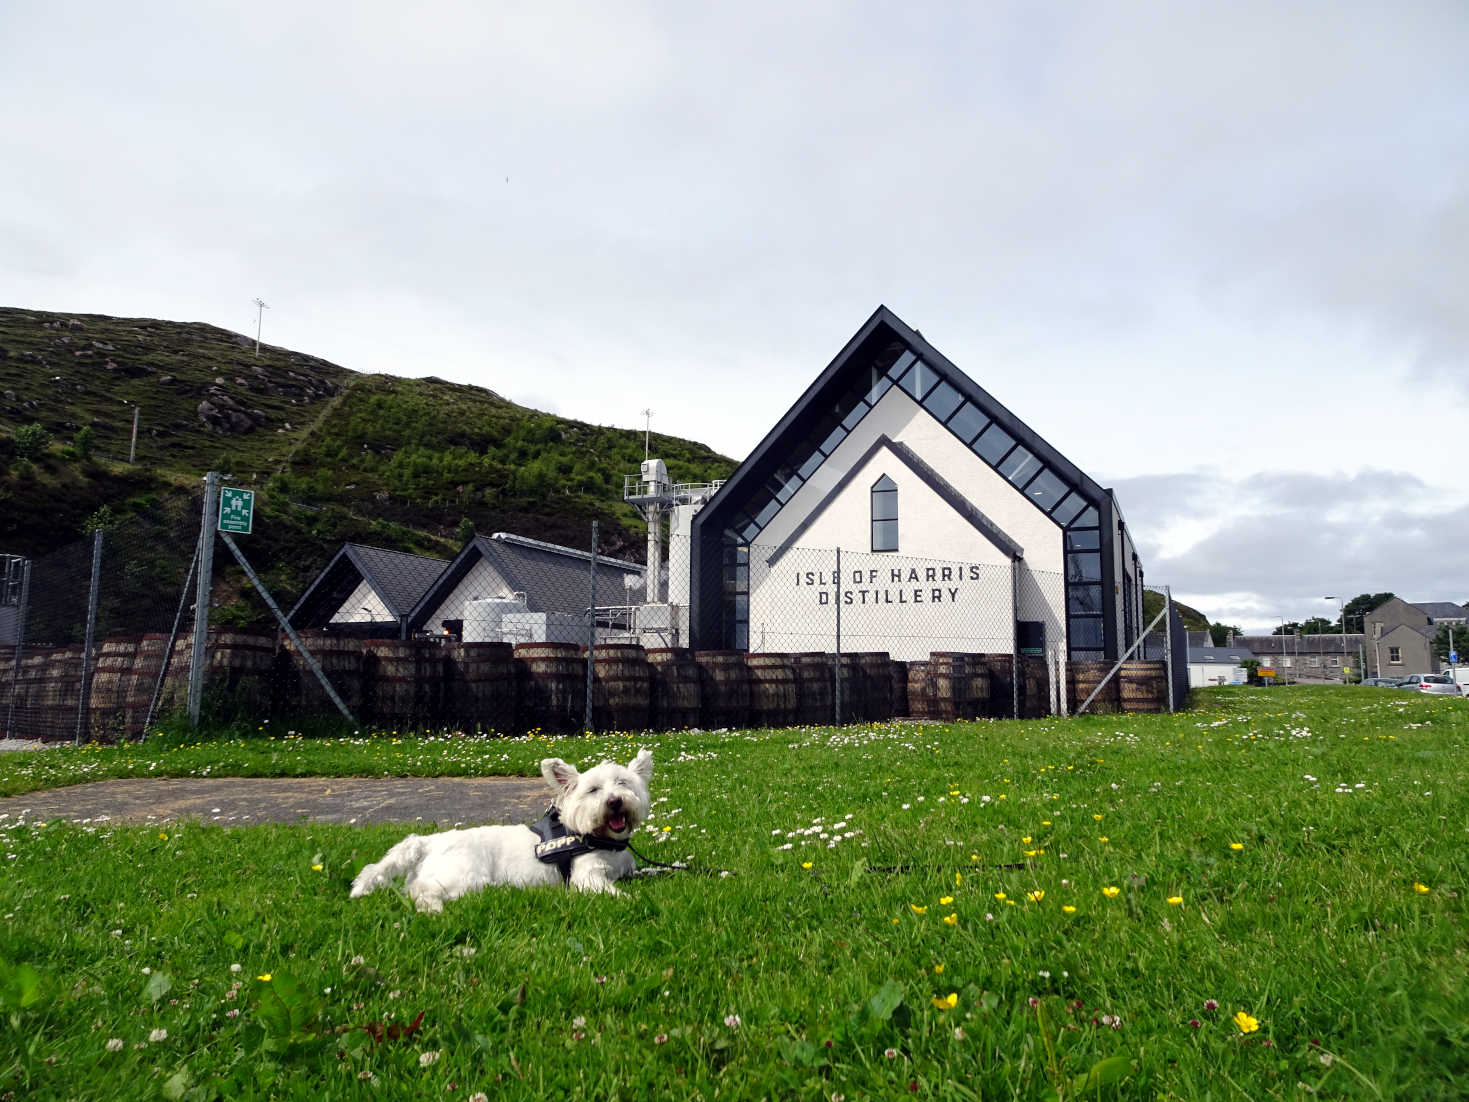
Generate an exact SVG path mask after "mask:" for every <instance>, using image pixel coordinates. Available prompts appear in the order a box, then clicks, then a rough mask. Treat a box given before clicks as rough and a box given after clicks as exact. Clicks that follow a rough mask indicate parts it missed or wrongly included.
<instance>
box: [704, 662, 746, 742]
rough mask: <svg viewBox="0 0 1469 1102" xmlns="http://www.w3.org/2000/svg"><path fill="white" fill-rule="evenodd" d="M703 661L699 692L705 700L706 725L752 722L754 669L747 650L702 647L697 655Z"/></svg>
mask: <svg viewBox="0 0 1469 1102" xmlns="http://www.w3.org/2000/svg"><path fill="white" fill-rule="evenodd" d="M694 661H695V662H697V663H698V664H699V691H700V694H701V696H702V700H703V715H702V721H703V725H704V726H705V727H712V728H721V727H743V726H744V725H745V724H747V723H749V721H750V671H749V669H748V667H746V665H745V653H744V651H737V650H701V651H697V652H695V654H694Z"/></svg>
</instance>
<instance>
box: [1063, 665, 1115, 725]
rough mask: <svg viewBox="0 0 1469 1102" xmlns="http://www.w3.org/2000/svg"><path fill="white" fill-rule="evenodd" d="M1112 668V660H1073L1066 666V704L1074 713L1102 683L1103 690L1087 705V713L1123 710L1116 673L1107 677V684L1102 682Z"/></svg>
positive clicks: (1099, 713)
mask: <svg viewBox="0 0 1469 1102" xmlns="http://www.w3.org/2000/svg"><path fill="white" fill-rule="evenodd" d="M1111 669H1112V663H1111V662H1071V663H1069V664H1068V665H1067V667H1066V705H1067V707H1068V708H1069V709H1070V711H1071V713H1072V715H1075V714H1076V712H1077V709H1079V708H1080V707H1081V706H1082V704H1084V703H1086V699H1087V697H1089V696H1091V694H1092V692H1093V691H1094V690H1095V689H1096V687H1097V686H1098V685H1102V690H1101V692H1099V693H1097V696H1096V699H1095V700H1093V701H1092V702H1091V703H1090V704H1089V705H1087V709H1086V713H1085V714H1087V715H1099V716H1100V715H1115V714H1116V713H1117V712H1119V711H1121V706H1120V704H1119V697H1118V691H1117V687H1118V680H1117V677H1116V676H1115V675H1114V676H1112V677H1108V678H1107V682H1106V684H1102V678H1104V677H1107V674H1108V672H1109V671H1110V670H1111Z"/></svg>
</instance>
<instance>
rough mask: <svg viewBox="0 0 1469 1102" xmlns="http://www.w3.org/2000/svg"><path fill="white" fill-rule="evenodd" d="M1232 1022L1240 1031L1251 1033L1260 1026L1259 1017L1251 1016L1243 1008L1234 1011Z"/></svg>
mask: <svg viewBox="0 0 1469 1102" xmlns="http://www.w3.org/2000/svg"><path fill="white" fill-rule="evenodd" d="M1234 1024H1235V1025H1237V1026H1239V1031H1240V1032H1241V1033H1253V1032H1255V1030H1257V1029H1259V1028H1260V1019H1259V1018H1252V1017H1250V1015H1248V1014H1246V1013H1245V1012H1244V1011H1243V1010H1237V1011H1235V1015H1234Z"/></svg>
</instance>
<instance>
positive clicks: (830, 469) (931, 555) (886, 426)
mask: <svg viewBox="0 0 1469 1102" xmlns="http://www.w3.org/2000/svg"><path fill="white" fill-rule="evenodd" d="M883 435H886V436H888V437H889V438H890V439H892V440H895V441H898V442H901V443H903V444H906V445H907V446H908V447H909V448H911V449H912V450H913V451H914V452H915V453H916V454H917V455H918V457H919V458H920V459H922V460H923V461H924V462H926V463H927V464H928V465H929V466H930V467H932V468H933V469H934V470H935V471H937V472H938V473H939V475H940V476H941V477H943V479H944V480H945V481H946V482H948V483H949V484H950V485H951V486H953V487H954V488H955V490H957V491H958V492H959V493H961V494H962V495H964V496H965V497H966V498H968V500H969V501H970V502H971V503H972V504H973V505H974V506H975V508H977V509H979V510H980V511H981V512H982V513H984V514H985V515H986V516H987V517H988V518H989V519H990V520H991V521H992V522H993V523H994V524H995V525H996V526H997V527H998V528H999V529H1001V530H1002V531H1003V532H1005V533H1006V534H1007V535H1008V536H1009V537H1010V539H1012V540H1013V541H1015V542H1016V543H1017V544H1019V545H1020V546H1021V548H1022V549H1023V550H1024V553H1025V559H1024V563H1023V564H1022V567H1021V579H1020V585H1019V589H1020V593H1021V605H1020V618H1021V619H1035V620H1042V621H1044V622H1045V623H1046V643H1047V649H1048V650H1055V649H1056V648H1058V647H1064V643H1065V638H1064V634H1065V633H1064V625H1065V592H1064V586H1063V584H1062V581H1061V572H1062V569H1063V563H1064V549H1063V546H1062V539H1061V530H1060V528H1059V527H1058V526H1057V525H1056V524H1055V523H1054V522H1053V521H1051V520H1050V519H1049V518H1047V517H1046V516H1045V515H1044V514H1042V513H1041V512H1040V510H1039V509H1037V508H1036V507H1035V506H1034V505H1032V504H1031V503H1030V502H1029V501H1027V500H1026V498H1025V496H1024V495H1023V494H1022V493H1021V492H1020V491H1019V490H1017V489H1016V488H1015V487H1014V486H1012V485H1011V484H1010V483H1009V482H1007V481H1005V479H1003V478H1002V477H1000V475H998V474H996V473H995V471H994V470H993V469H991V468H990V467H989V466H988V464H986V463H985V462H984V461H983V460H982V459H980V458H979V457H978V456H977V455H975V454H974V453H973V452H971V451H970V450H969V448H968V447H966V446H965V445H964V444H962V443H960V442H959V440H958V439H956V438H955V437H954V435H953V434H952V433H950V432H949V430H948V429H946V428H944V426H943V425H941V424H939V423H938V422H937V421H935V420H934V418H933V417H932V415H931V414H929V413H928V412H927V411H926V410H924V409H923V408H922V407H921V406H920V405H918V403H916V402H914V401H913V399H912V398H911V397H909V396H908V394H907V393H906V392H904V391H903V390H902V389H900V388H899V387H896V386H895V387H892V388H891V389H890V390H889V391H888V392H887V393H886V394H885V395H884V396H883V398H882V400H881V401H880V402H879V403H878V405H877V407H876V408H875V409H873V410H872V411H871V412H869V413H868V414H867V416H866V417H864V418H863V420H862V421H861V423H860V424H859V425H858V426H857V428H856V429H855V430H854V431H853V432H852V433H850V434H849V435H848V436H847V438H846V439H845V440H844V441H843V442H842V443H841V444H840V445H839V446H838V448H837V449H836V452H835V453H834V454H833V455H832V456H831V457H829V458H828V459H827V461H826V462H825V463H824V464H823V465H822V467H821V468H820V469H818V470H817V471H816V472H814V473H813V475H812V477H811V478H810V479H808V480H807V482H806V483H805V484H804V485H803V486H802V487H801V488H800V489H799V490H798V491H797V492H796V493H795V494H794V495H793V496H792V497H791V499H790V500H789V501H788V502H786V504H785V505H784V506H783V507H782V508H781V510H780V511H779V512H778V513H777V514H776V515H775V516H774V517H773V518H772V519H771V521H770V523H769V524H767V525H766V527H765V530H764V531H763V532H762V533H761V534H760V536H759V537H758V538H757V543H756V544H755V546H754V547H752V549H751V555H750V559H751V566H750V649H751V650H757V651H758V650H781V651H799V650H816V651H830V650H833V649H834V632H835V613H836V609H835V607H833V606H832V605H831V604H830V603H828V604H822V603H821V598H822V596H823V592H824V594H825V597H826V600H827V601H828V602H830V601H831V600H832V599H833V595H834V589H835V586H834V582H833V579H832V578H831V576H830V572H831V569H832V565H833V564H832V562H831V561H830V560H831V559H832V556H831V555H830V554H828V553H829V552H831V551H833V550H834V549H836V548H838V547H840V548H841V549H842V574H843V577H842V589H843V595H842V605H843V607H842V616H843V622H842V635H843V644H842V649H843V650H844V651H858V650H864V649H879V650H887V651H888V652H889V653H890V654H892V655H893V657H895V658H899V659H921V658H925V657H927V655H928V653H929V652H930V651H932V650H946V649H947V650H964V651H978V652H1006V653H1008V652H1009V651H1010V649H1011V646H1012V643H1013V624H1014V621H1015V619H1016V611H1015V607H1014V604H1013V601H1012V598H1011V593H1012V587H1011V574H1010V565H1009V559H1008V557H1007V556H1006V555H1005V553H1004V552H1002V551H1001V550H1000V549H999V548H997V547H996V546H995V545H994V544H993V543H992V542H991V541H990V540H989V539H988V538H986V537H985V536H984V535H983V534H982V533H981V532H979V531H977V530H976V529H975V527H974V526H973V525H972V524H970V523H969V522H968V521H967V520H965V519H964V518H963V517H962V516H960V515H959V514H958V513H956V512H955V511H954V510H953V509H952V508H951V507H950V506H949V504H948V503H947V502H945V501H944V499H943V498H942V497H940V496H939V495H938V494H937V493H935V492H934V491H933V490H932V489H931V488H930V487H929V486H928V485H927V484H926V483H925V482H924V481H923V480H922V479H921V478H919V477H918V476H917V475H916V473H915V472H913V471H912V469H911V468H909V467H908V466H907V464H905V463H903V462H902V460H900V459H899V458H898V457H897V456H895V455H893V454H892V453H891V452H890V451H887V450H885V449H881V450H879V451H878V452H877V453H876V454H875V455H874V456H872V457H871V458H870V459H869V460H868V461H867V462H866V463H864V464H862V470H861V471H860V472H859V474H858V475H857V477H855V478H853V479H852V480H851V482H850V483H849V484H848V485H847V486H846V488H845V489H844V490H843V492H842V493H841V494H840V495H839V497H838V498H836V499H835V500H834V501H832V502H830V503H829V504H828V506H827V507H826V509H824V510H823V511H822V512H821V514H820V515H819V516H817V517H816V518H814V519H813V521H812V523H811V524H810V525H809V526H808V527H807V528H806V530H805V531H803V532H802V533H801V536H800V538H799V540H798V541H797V543H796V545H795V546H793V547H792V548H791V549H789V550H787V551H786V552H785V554H784V555H783V556H782V557H781V558H780V559H779V560H777V562H776V564H775V567H774V568H770V567H768V566H766V561H767V560H768V559H769V558H770V556H771V555H772V554H773V553H774V552H775V550H776V549H777V548H779V547H780V546H782V545H783V544H784V543H785V542H786V541H787V539H789V537H790V535H791V533H792V532H794V531H795V530H796V529H797V528H798V527H799V526H800V525H801V523H802V522H803V521H805V520H806V518H807V516H808V515H809V514H810V513H811V512H812V511H813V510H814V509H816V507H817V506H818V505H819V504H820V503H821V500H822V499H823V498H824V497H826V495H827V494H829V493H830V492H831V490H832V489H833V488H834V487H835V486H836V485H837V483H838V482H839V481H840V480H841V478H842V476H843V475H844V474H845V472H846V471H847V470H848V469H849V468H850V466H851V465H853V464H855V463H857V462H858V461H859V460H860V459H861V458H862V456H863V454H864V453H865V452H866V451H867V450H868V449H869V448H870V447H871V446H872V444H873V443H874V442H875V441H876V440H877V439H878V438H879V437H880V436H883ZM883 474H886V475H887V476H888V477H889V478H891V479H892V480H893V481H894V482H895V483H897V485H898V552H897V553H896V554H893V553H874V552H872V551H871V550H869V549H870V547H871V546H872V544H871V489H872V483H873V482H875V481H877V479H878V478H879V477H880V476H881V475H883ZM946 568H947V569H949V570H951V571H952V573H951V574H950V576H949V577H948V578H947V579H946V578H945V577H944V571H945V569H946ZM823 570H824V571H825V574H826V576H825V578H824V579H822V578H820V577H819V575H820V574H821V572H822V571H823ZM895 570H899V571H901V578H902V580H901V582H900V581H898V580H897V579H896V577H895V575H894V573H893V572H894V571H895ZM915 570H916V571H917V572H918V574H917V578H916V579H915V578H914V576H913V574H912V573H911V572H912V571H915ZM930 570H932V571H933V574H932V575H930V574H929V571H930ZM808 575H810V577H809V579H808ZM936 591H937V592H936ZM900 592H901V593H902V594H903V596H902V600H901V602H900V601H899V597H898V594H899V593H900ZM936 596H937V598H938V599H937V600H936V601H935V597H936ZM866 635H870V636H871V645H870V646H869V645H864V643H863V642H862V637H863V636H866ZM908 637H911V638H912V640H913V644H912V646H911V647H909V648H908V649H909V650H912V651H913V653H904V647H905V644H904V640H905V638H908Z"/></svg>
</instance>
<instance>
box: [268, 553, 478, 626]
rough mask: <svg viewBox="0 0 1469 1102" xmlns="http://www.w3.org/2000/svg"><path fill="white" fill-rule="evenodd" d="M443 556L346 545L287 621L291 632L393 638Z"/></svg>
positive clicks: (440, 566) (441, 569) (443, 564)
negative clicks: (313, 630) (305, 630)
mask: <svg viewBox="0 0 1469 1102" xmlns="http://www.w3.org/2000/svg"><path fill="white" fill-rule="evenodd" d="M448 565H449V563H448V560H447V559H436V558H431V557H429V556H427V555H409V554H406V553H405V552H402V551H388V550H386V549H384V548H381V547H368V546H367V545H365V544H361V543H346V544H343V545H342V549H341V550H340V551H338V552H337V553H336V555H334V556H333V557H332V560H331V562H329V563H327V565H326V567H325V568H324V569H323V570H322V572H321V573H320V574H318V575H317V576H316V578H315V580H313V581H312V583H311V585H310V586H308V587H307V589H306V592H305V593H303V594H302V595H301V599H300V600H298V601H297V602H296V604H295V605H294V606H293V607H292V608H291V611H290V613H289V614H288V615H287V619H289V620H290V622H291V626H292V627H294V628H296V629H297V630H301V629H303V628H322V629H325V630H328V631H336V632H341V633H342V634H350V635H362V636H368V637H371V638H379V639H382V638H386V639H393V638H398V637H401V636H403V634H404V631H405V623H404V621H405V619H406V617H407V616H408V613H409V612H410V611H412V609H413V607H414V606H415V605H416V604H418V602H419V600H420V599H421V598H422V597H423V595H424V593H426V592H427V591H428V589H429V587H430V586H431V585H432V584H433V583H434V581H435V580H436V579H437V578H438V576H439V575H440V574H442V573H443V572H444V568H445V567H446V566H448Z"/></svg>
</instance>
